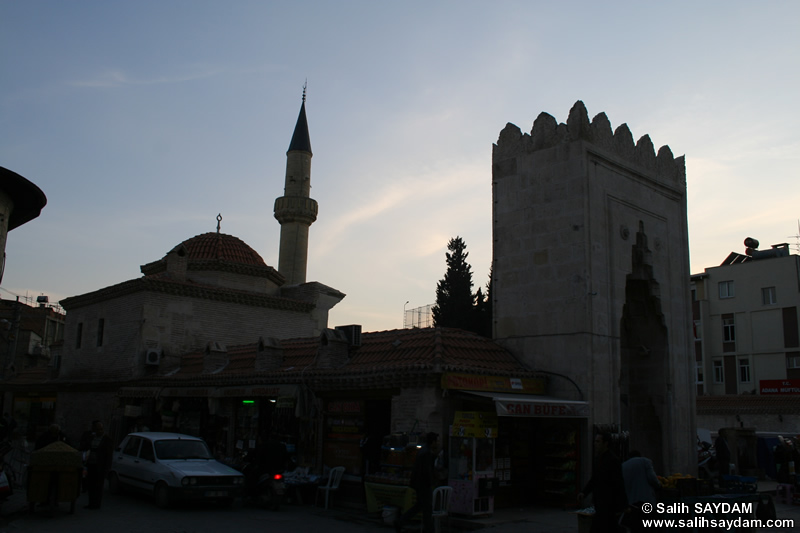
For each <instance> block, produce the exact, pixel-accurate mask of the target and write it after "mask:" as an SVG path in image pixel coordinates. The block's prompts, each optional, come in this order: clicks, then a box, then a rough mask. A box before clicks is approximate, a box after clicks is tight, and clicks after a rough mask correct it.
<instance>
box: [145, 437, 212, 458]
mask: <svg viewBox="0 0 800 533" xmlns="http://www.w3.org/2000/svg"><path fill="white" fill-rule="evenodd" d="M155 445H156V456H157V457H158V458H159V459H211V453H210V452H209V450H208V446H206V443H205V442H203V441H201V440H182V439H181V440H179V439H175V440H157V441H156V442H155Z"/></svg>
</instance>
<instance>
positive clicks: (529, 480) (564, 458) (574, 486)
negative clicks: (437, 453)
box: [442, 376, 590, 508]
mask: <svg viewBox="0 0 800 533" xmlns="http://www.w3.org/2000/svg"><path fill="white" fill-rule="evenodd" d="M442 382H443V386H444V387H447V388H451V389H455V388H456V387H455V386H457V387H458V388H457V390H454V391H453V392H454V393H455V394H454V395H453V398H454V399H453V405H454V409H458V410H462V411H472V412H481V413H492V414H494V415H495V416H496V417H497V426H496V427H497V432H496V436H495V438H494V439H492V441H493V449H494V462H493V466H492V468H491V469H488V468H486V469H485V470H483V471H482V472H481V474H480V477H485V478H487V479H491V480H492V481H485V482H484V484H485V485H484V487H487V486H488V487H489V489H486V488H484V491H485V492H484V494H485V495H487V496H486V497H485V498H484V500H483V502H481V503H480V505H483V506H484V507H487V506H491V507H493V508H505V507H513V506H525V505H558V506H562V507H571V506H574V505H576V501H577V495H578V493H579V492H580V489H581V486H580V484H581V469H582V467H583V461H585V460H587V459H588V458H589V457H590V453H589V451H588V450H584V449H583V443H584V442H588V441H587V437H586V435H587V434H588V433H587V432H588V417H589V406H588V403H586V402H583V401H573V400H563V399H560V398H553V397H550V396H547V395H546V394H545V393H546V381H545V380H544V379H539V378H529V379H515V378H500V377H498V378H492V377H487V378H484V379H481V377H480V376H475V377H470V379H469V380H465V379H464V378H463V377H461V376H456V377H455V378H450V379H445V378H443V381H442ZM465 384H466V385H467V386H469V387H470V389H467V388H466V387H465ZM484 441H487V439H484ZM477 442H479V441H476V443H477ZM476 446H477V444H476ZM485 446H486V445H485ZM486 447H487V449H488V446H486ZM453 454H454V450H453V449H452V443H451V450H450V457H451V463H450V468H451V471H452V469H453V464H452V459H453ZM476 468H477V465H476ZM451 485H452V483H451ZM479 488H480V487H479ZM489 494H491V496H492V499H488V498H489V496H488V495H489Z"/></svg>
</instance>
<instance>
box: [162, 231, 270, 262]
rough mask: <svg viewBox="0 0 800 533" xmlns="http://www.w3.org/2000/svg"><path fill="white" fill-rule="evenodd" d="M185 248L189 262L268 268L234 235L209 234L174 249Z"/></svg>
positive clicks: (195, 237)
mask: <svg viewBox="0 0 800 533" xmlns="http://www.w3.org/2000/svg"><path fill="white" fill-rule="evenodd" d="M181 248H183V249H184V250H185V251H186V258H187V259H188V260H189V261H226V262H229V263H238V264H242V265H251V266H259V267H266V266H267V264H266V263H265V262H264V259H262V258H261V256H260V255H258V252H256V251H255V250H253V249H252V248H250V246H248V245H247V244H246V243H245V242H244V241H242V240H241V239H239V238H238V237H234V236H233V235H226V234H225V233H216V232H209V233H203V234H201V235H196V236H194V237H192V238H191V239H187V240H185V241H183V242H182V243H180V244H179V245H178V246H176V247H175V248H173V250H172V251H178V250H180V249H181Z"/></svg>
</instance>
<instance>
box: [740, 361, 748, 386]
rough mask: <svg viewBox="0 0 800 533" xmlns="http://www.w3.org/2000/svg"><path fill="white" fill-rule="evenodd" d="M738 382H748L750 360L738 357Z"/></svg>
mask: <svg viewBox="0 0 800 533" xmlns="http://www.w3.org/2000/svg"><path fill="white" fill-rule="evenodd" d="M739 382H740V383H750V360H749V359H739Z"/></svg>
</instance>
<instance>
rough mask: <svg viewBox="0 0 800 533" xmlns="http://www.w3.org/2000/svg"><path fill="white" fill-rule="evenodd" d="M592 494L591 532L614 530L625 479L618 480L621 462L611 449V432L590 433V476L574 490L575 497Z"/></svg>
mask: <svg viewBox="0 0 800 533" xmlns="http://www.w3.org/2000/svg"><path fill="white" fill-rule="evenodd" d="M589 494H593V496H592V501H593V502H594V511H595V512H594V516H593V517H592V529H591V531H592V533H612V532H614V531H618V529H619V522H618V515H619V514H620V513H622V512H623V511H624V510H625V507H626V506H627V503H628V501H627V497H626V495H625V483H624V482H623V480H622V465H621V464H620V462H619V459H618V458H617V456H616V455H614V454H613V452H612V451H611V434H610V433H598V434H597V435H595V436H594V463H593V465H592V477H591V478H590V479H589V482H588V483H587V484H586V486H585V487H584V489H583V491H582V492H581V493H580V494H578V500H579V501H582V500H583V498H584V497H585V496H588V495H589Z"/></svg>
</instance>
